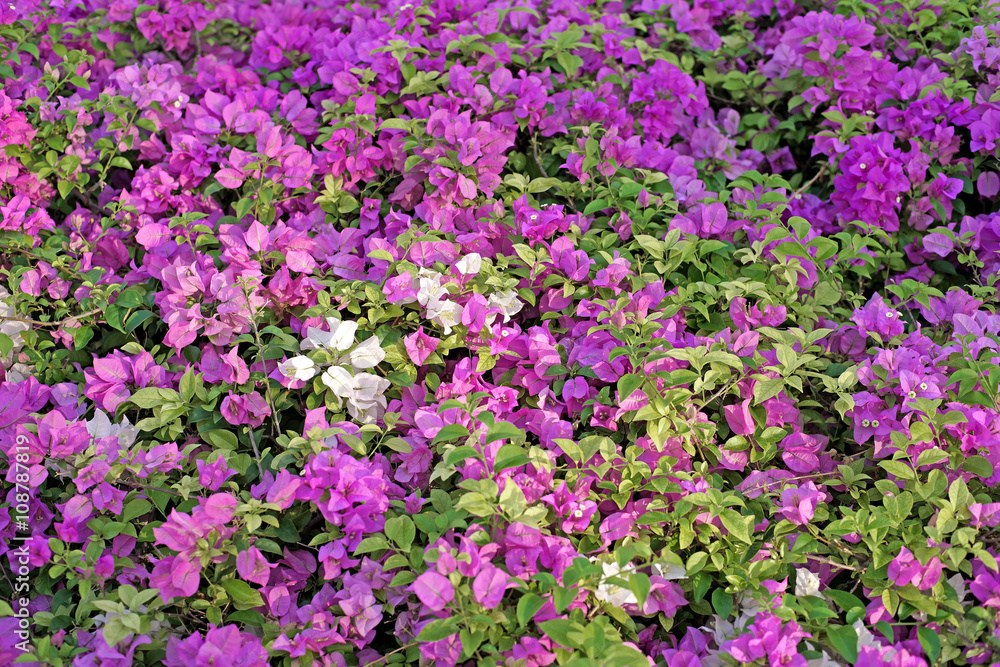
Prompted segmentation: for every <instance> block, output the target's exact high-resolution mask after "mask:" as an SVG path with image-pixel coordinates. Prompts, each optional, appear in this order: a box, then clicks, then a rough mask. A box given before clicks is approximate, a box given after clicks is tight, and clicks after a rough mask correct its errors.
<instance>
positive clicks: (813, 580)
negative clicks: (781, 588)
mask: <svg viewBox="0 0 1000 667" xmlns="http://www.w3.org/2000/svg"><path fill="white" fill-rule="evenodd" d="M795 594H796V595H798V596H802V595H813V596H815V597H821V596H820V594H819V577H818V576H817V575H815V574H814V573H812V572H810V571H809V570H807V569H805V568H804V567H797V568H795Z"/></svg>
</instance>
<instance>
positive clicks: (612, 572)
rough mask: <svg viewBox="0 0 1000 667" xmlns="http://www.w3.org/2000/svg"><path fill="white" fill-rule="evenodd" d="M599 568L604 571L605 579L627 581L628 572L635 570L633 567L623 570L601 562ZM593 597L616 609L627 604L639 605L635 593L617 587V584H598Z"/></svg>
mask: <svg viewBox="0 0 1000 667" xmlns="http://www.w3.org/2000/svg"><path fill="white" fill-rule="evenodd" d="M595 561H596V559H595ZM601 568H602V569H603V570H604V578H605V579H610V578H612V577H618V578H620V579H625V580H627V579H628V575H629V572H630V571H631V570H633V569H635V568H634V567H631V568H629V567H626V568H625V569H622V568H620V567H618V563H605V562H601ZM594 597H596V598H597V599H598V600H601V601H602V602H607V603H609V604H612V605H614V606H616V607H622V606H624V605H627V604H639V598H637V597H636V596H635V593H633V592H632V591H630V590H629V589H627V588H624V587H622V586H618V585H617V584H609V583H602V584H600V585H599V586H598V587H597V591H595V592H594Z"/></svg>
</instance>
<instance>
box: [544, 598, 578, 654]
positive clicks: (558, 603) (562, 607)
mask: <svg viewBox="0 0 1000 667" xmlns="http://www.w3.org/2000/svg"><path fill="white" fill-rule="evenodd" d="M579 592H580V591H579V590H577V589H575V588H562V587H556V588H553V589H552V604H553V605H554V606H555V608H556V613H557V614H561V613H563V612H564V611H566V607H568V606H569V605H570V603H571V602H573V600H575V599H576V596H577V594H578V593H579ZM559 620H562V619H559ZM551 622H552V621H545V623H551ZM545 623H539V627H541V628H542V630H543V631H545V632H546V633H547V632H548V630H546V629H545ZM556 641H558V640H556ZM559 643H560V644H562V642H559ZM563 646H566V644H563Z"/></svg>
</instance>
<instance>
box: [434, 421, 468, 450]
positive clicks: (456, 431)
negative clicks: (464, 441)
mask: <svg viewBox="0 0 1000 667" xmlns="http://www.w3.org/2000/svg"><path fill="white" fill-rule="evenodd" d="M468 436H469V429H467V428H465V427H464V426H462V425H461V424H447V425H446V426H444V427H442V428H441V430H440V431H438V433H437V435H435V436H434V440H432V441H431V444H432V445H436V444H437V443H439V442H447V441H448V440H456V439H458V438H467V437H468Z"/></svg>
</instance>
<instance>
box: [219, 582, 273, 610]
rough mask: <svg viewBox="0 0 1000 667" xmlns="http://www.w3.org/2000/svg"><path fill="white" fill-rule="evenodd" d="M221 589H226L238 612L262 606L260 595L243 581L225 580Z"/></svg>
mask: <svg viewBox="0 0 1000 667" xmlns="http://www.w3.org/2000/svg"><path fill="white" fill-rule="evenodd" d="M222 587H223V588H225V589H226V592H227V593H229V597H230V598H232V600H233V603H234V604H235V605H236V608H237V609H239V610H240V611H242V610H245V609H253V608H254V607H260V606H262V605H263V604H264V598H262V597H261V596H260V593H259V592H258V591H256V590H254V589H253V588H250V584H248V583H247V582H245V581H240V580H239V579H227V580H226V581H223V582H222Z"/></svg>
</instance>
